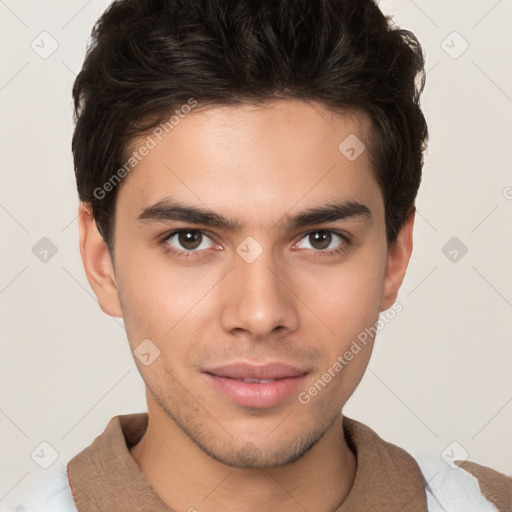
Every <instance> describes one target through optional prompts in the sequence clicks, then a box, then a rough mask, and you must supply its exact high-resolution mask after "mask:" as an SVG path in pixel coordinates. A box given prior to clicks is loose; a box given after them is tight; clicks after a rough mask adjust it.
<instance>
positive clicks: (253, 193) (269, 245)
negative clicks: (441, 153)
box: [79, 100, 413, 512]
mask: <svg viewBox="0 0 512 512" xmlns="http://www.w3.org/2000/svg"><path fill="white" fill-rule="evenodd" d="M370 130H371V122H370V120H369V118H368V117H367V116H366V115H365V114H364V113H362V112H346V113H343V114H341V113H333V112H331V111H329V110H327V109H326V108H325V107H324V106H322V105H321V104H318V103H313V102H312V103H306V102H303V101H299V100H279V101H275V102H272V103H268V104H265V105H264V106H261V105H260V106H255V105H252V106H248V105H246V106H236V107H226V106H213V107H212V106H210V107H208V108H206V109H200V108H198V109H196V110H194V111H193V112H192V113H190V114H188V115H187V116H186V117H185V118H184V119H182V120H181V121H180V122H179V124H178V125H177V126H176V127H175V128H174V129H173V130H172V131H171V132H170V133H169V134H167V135H166V136H165V137H164V138H163V140H162V141H161V142H160V143H159V144H158V145H157V147H156V148H154V149H152V150H151V151H150V152H149V154H148V155H147V156H146V157H145V158H144V159H143V160H142V161H141V162H140V163H139V164H138V165H137V166H136V168H135V169H134V170H133V171H132V172H131V173H130V174H129V175H128V176H127V177H126V178H125V180H124V181H123V182H122V184H121V185H120V187H121V188H120V190H119V191H118V192H119V195H118V199H117V204H116V226H115V266H114V265H113V262H112V261H111V259H110V256H109V253H108V251H107V247H106V245H105V243H104V241H103V240H102V238H101V236H100V234H99V233H98V230H97V228H96V225H95V223H94V220H93V218H92V217H91V215H90V213H89V211H88V209H87V207H86V205H83V204H81V205H80V208H79V230H80V252H81V256H82V260H83V264H84V268H85V271H86V274H87V278H88V280H89V283H90V285H91V287H92V288H93V290H94V292H95V293H96V296H97V298H98V302H99V304H100V307H101V309H102V310H103V311H104V312H105V313H107V314H108V315H111V316H115V317H123V318H124V323H125V326H126V329H127V335H128V339H129V343H130V346H131V349H132V350H135V348H136V347H137V346H138V345H139V344H140V343H141V341H142V340H144V339H148V338H149V339H150V340H151V341H152V342H153V343H154V344H155V345H156V346H157V347H158V348H159V350H160V356H159V357H157V358H156V359H155V360H154V362H153V363H152V364H150V365H149V366H145V365H143V364H142V363H141V362H140V361H139V360H138V359H137V358H134V360H135V363H136V364H137V367H138V369H139V371H140V373H141V375H142V378H143V379H144V382H145V384H146V396H147V405H148V413H149V425H148V430H147V432H146V434H145V435H144V437H143V438H142V440H141V441H140V442H139V443H138V444H137V445H136V446H134V447H132V448H131V449H130V452H131V455H132V456H133V458H134V460H135V461H136V462H137V464H138V465H139V466H140V468H141V470H142V471H143V473H144V474H145V476H146V478H147V479H148V481H149V482H150V484H151V485H152V486H153V488H154V489H155V490H156V492H157V493H158V494H159V495H160V497H161V498H162V500H163V501H164V502H165V503H166V504H167V505H168V506H170V507H172V508H174V509H175V510H178V511H187V510H193V508H196V509H197V510H199V511H200V512H213V511H217V510H225V511H228V512H230V511H253V510H260V511H271V510H272V511H274V510H276V509H279V510H281V511H288V510H289V511H292V510H293V511H296V510H297V507H298V504H300V505H301V506H302V507H304V508H305V509H307V510H317V511H320V512H323V511H325V512H327V511H332V510H334V509H335V508H337V507H338V506H339V505H340V504H341V503H342V502H343V500H344V499H345V497H346V495H347V494H348V492H349V490H350V487H351V485H352V483H353V480H354V475H355V469H356V458H355V456H354V454H353V453H352V451H351V450H350V449H349V447H348V445H347V443H346V440H345V438H344V435H343V428H342V421H343V418H342V416H341V414H340V411H341V410H342V407H343V406H344V404H345V402H346V401H347V399H348V398H349V397H350V395H351V394H352V393H353V391H354V390H355V388H356V387H357V385H358V383H359V381H360V379H361V378H362V376H363V373H364V371H365V369H366V367H367V364H368V360H369V357H370V353H371V349H372V346H373V341H374V340H371V341H370V343H368V345H367V346H366V347H365V348H363V350H361V352H359V353H358V354H357V355H356V356H354V358H353V359H352V360H351V361H350V363H349V364H348V365H347V366H346V367H344V368H343V370H342V371H341V372H339V373H337V374H336V377H335V378H333V379H332V380H331V381H330V382H329V383H328V385H326V386H325V388H323V389H322V390H321V391H320V392H319V393H318V394H317V395H316V396H314V397H312V398H311V400H310V402H309V403H307V404H302V403H300V401H299V400H298V399H297V395H296V394H294V395H293V396H291V397H290V398H288V399H286V400H284V401H283V402H281V403H280V404H278V405H277V406H273V407H269V408H263V409H257V408H252V407H245V406H240V405H238V404H236V403H234V402H232V401H230V400H229V399H228V398H226V397H225V396H224V395H222V394H220V393H219V392H218V391H216V390H215V389H213V388H212V386H211V385H209V382H208V380H207V379H206V378H205V376H204V374H202V372H201V370H202V369H203V368H205V366H207V365H220V364H225V363H228V362H231V361H250V362H253V363H258V364H263V363H266V362H269V361H280V362H285V363H289V364H292V365H295V366H299V367H301V368H307V369H308V370H309V373H308V375H307V377H306V380H305V382H304V385H303V386H302V388H301V390H307V389H308V388H310V387H311V386H312V384H313V383H314V382H316V381H317V380H318V379H319V378H321V376H322V374H324V372H325V371H326V370H327V369H328V368H329V367H332V365H333V363H334V362H335V361H336V360H337V357H338V356H339V355H341V354H344V353H345V352H346V351H347V350H348V349H349V347H350V345H351V343H352V341H353V340H355V339H356V338H357V335H358V334H359V333H361V332H362V331H364V329H365V328H367V327H370V326H373V325H374V324H375V322H376V321H377V320H378V314H379V312H381V311H384V310H386V309H388V308H389V307H391V306H392V305H393V303H394V302H395V300H396V296H397V293H398V290H399V287H400V285H401V283H402V279H403V277H404V274H405V271H406V268H407V264H408V261H409V258H410V254H411V251H412V227H413V214H411V215H410V216H409V217H408V219H407V221H406V223H405V224H404V225H403V227H402V229H401V230H400V233H399V235H398V237H397V239H396V240H395V241H394V242H393V243H392V244H391V245H389V246H388V244H387V241H386V229H385V218H384V203H383V197H382V193H381V190H380V188H379V186H378V184H377V182H376V180H375V179H374V177H373V173H372V168H371V164H370V159H369V151H368V149H367V150H366V151H364V152H363V153H362V154H361V155H360V156H359V157H358V158H357V159H356V160H355V161H349V160H348V159H347V158H346V157H345V156H344V155H343V154H342V153H341V152H340V151H339V150H338V145H339V144H340V142H341V141H343V140H344V139H345V138H346V137H347V136H348V135H349V134H355V135H356V136H357V137H358V138H359V139H360V140H362V141H368V136H369V133H370ZM144 140H145V137H143V138H141V139H140V140H138V141H134V144H133V147H134V148H136V147H137V145H138V144H142V142H143V141H144ZM367 148H368V144H367ZM167 196H172V197H173V198H174V199H176V200H179V201H180V202H182V203H185V204H187V205H189V206H190V205H192V206H197V207H201V208H205V209H209V210H211V211H213V212H216V213H218V214H221V215H223V216H226V217H229V218H232V219H234V220H236V221H238V222H239V223H240V224H241V225H242V230H241V231H240V232H236V233H235V232H229V231H227V230H223V229H218V228H209V227H205V226H201V225H194V224H191V223H190V222H186V221H163V222H147V221H146V222H144V221H140V220H137V217H138V215H139V214H140V212H141V211H142V210H143V209H144V208H145V207H147V206H150V205H152V204H154V203H157V202H158V201H160V200H162V199H163V198H165V197H167ZM332 199H336V200H351V201H357V202H359V203H362V204H364V205H365V206H367V207H368V209H369V210H370V212H371V216H369V217H365V216H356V217H350V218H345V219H341V220H336V221H332V222H324V223H321V224H314V225H311V226H309V227H307V228H303V227H302V228H299V229H293V230H289V229H288V230H287V229H282V222H283V220H284V219H286V218H287V216H293V215H295V214H297V213H298V212H301V211H303V210H307V209H308V208H313V207H318V206H323V205H325V204H326V203H327V202H328V201H330V200H332ZM178 228H189V229H191V230H198V229H203V230H204V231H205V233H206V234H207V236H205V237H203V238H202V240H201V243H200V245H199V246H198V248H195V249H194V248H193V251H195V253H194V254H193V255H191V254H189V255H188V257H186V258H180V257H178V256H177V254H176V253H173V252H171V251H169V250H166V247H167V248H171V249H172V248H174V249H175V250H181V251H184V252H185V251H187V249H190V247H191V245H190V244H189V245H186V244H185V245H183V244H181V245H180V240H179V238H178V236H174V237H173V238H171V239H169V240H167V241H164V242H162V240H163V238H164V237H165V236H166V235H167V234H170V233H171V232H172V231H173V230H175V229H178ZM315 230H316V231H315ZM326 230H335V231H336V232H339V233H342V234H344V235H346V236H348V237H349V238H350V243H347V242H344V240H343V239H342V238H341V237H339V236H337V235H336V234H334V233H333V234H332V236H331V237H330V238H329V235H327V242H326V243H325V244H324V245H322V243H321V242H318V241H315V238H314V236H313V235H311V236H310V234H311V233H313V234H314V233H318V231H320V232H323V231H326ZM248 236H251V237H253V238H254V239H255V240H256V241H257V242H258V244H259V245H260V247H261V248H262V253H261V254H260V256H259V257H258V258H257V259H255V261H253V262H252V263H247V262H246V261H245V260H244V259H243V258H242V257H240V256H239V254H238V253H237V252H236V249H237V246H239V244H240V243H241V242H242V241H244V239H245V238H246V237H248ZM326 245H328V247H327V248H325V246H326ZM337 248H342V250H341V251H340V252H338V253H334V254H326V251H328V250H332V249H337ZM189 252H190V251H189ZM114 268H115V271H114ZM234 497H235V499H233V498H234Z"/></svg>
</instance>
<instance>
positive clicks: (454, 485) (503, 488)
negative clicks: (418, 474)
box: [415, 455, 512, 512]
mask: <svg viewBox="0 0 512 512" xmlns="http://www.w3.org/2000/svg"><path fill="white" fill-rule="evenodd" d="M415 459H416V462H417V463H418V465H419V467H420V469H421V471H422V473H423V476H424V478H425V481H426V492H427V501H428V507H429V508H428V509H429V512H430V511H433V512H436V511H446V512H459V511H460V512H466V511H467V510H478V511H479V512H510V511H512V478H510V477H508V476H506V475H504V474H502V473H499V472H498V471H495V470H493V469H491V468H487V467H484V466H481V465H479V464H476V463H474V462H469V461H464V462H461V461H457V462H455V463H452V464H449V463H447V462H446V461H445V460H444V459H442V458H441V457H440V456H439V455H437V456H428V455H421V456H417V457H415Z"/></svg>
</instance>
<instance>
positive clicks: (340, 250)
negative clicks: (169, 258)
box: [160, 228, 351, 259]
mask: <svg viewBox="0 0 512 512" xmlns="http://www.w3.org/2000/svg"><path fill="white" fill-rule="evenodd" d="M321 231H325V232H326V233H330V234H334V235H338V236H339V237H340V238H341V239H342V241H343V243H342V245H341V247H338V248H337V249H331V250H328V251H327V250H320V249H318V250H315V249H309V250H314V251H315V257H316V255H319V256H320V257H326V256H327V257H328V256H334V255H337V254H341V253H343V252H345V251H346V250H348V248H349V247H350V245H351V240H350V238H349V237H348V236H347V235H345V234H343V233H339V232H338V231H333V230H329V229H315V230H312V231H308V232H307V233H304V235H302V237H301V238H300V239H299V241H300V240H303V239H304V238H306V237H308V236H309V235H312V234H313V233H319V232H321ZM188 232H192V233H200V234H201V235H202V236H206V237H208V238H210V239H211V236H210V235H208V233H206V232H205V231H203V230H201V229H187V228H182V229H177V230H175V231H172V232H171V233H168V234H167V235H165V237H164V238H163V239H162V240H161V241H160V243H161V244H162V245H163V246H164V249H165V251H166V252H171V253H173V254H174V255H176V256H178V257H179V258H183V259H187V258H189V257H190V256H192V257H196V256H195V255H196V254H198V253H200V252H201V250H200V251H197V250H193V251H186V250H183V251H180V250H178V249H175V248H174V247H171V246H170V245H169V244H168V243H167V242H168V241H169V240H170V239H171V238H172V237H173V236H175V235H179V234H180V233H188ZM202 250H205V249H202Z"/></svg>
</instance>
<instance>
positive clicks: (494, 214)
mask: <svg viewBox="0 0 512 512" xmlns="http://www.w3.org/2000/svg"><path fill="white" fill-rule="evenodd" d="M108 3H109V2H106V1H104V0H89V1H83V2H82V1H60V2H59V1H57V0H52V1H46V2H42V1H39V0H37V1H36V0H30V1H26V0H25V1H21V0H0V22H1V30H0V39H1V41H0V48H1V56H0V59H1V60H0V62H1V69H0V106H1V113H2V116H1V133H0V141H1V144H2V151H1V166H0V169H1V171H0V172H1V182H0V226H1V232H2V246H1V247H2V250H1V251H0V258H1V267H0V322H1V332H2V335H1V354H2V357H1V360H0V364H1V367H0V375H1V379H2V381H1V382H2V385H1V386H0V394H1V401H0V428H1V432H2V436H1V440H0V442H1V450H2V451H1V456H0V460H1V461H2V467H1V471H0V506H2V505H3V504H5V503H10V502H12V501H16V500H17V499H21V497H22V496H24V494H25V493H26V492H27V490H28V489H30V488H32V486H33V485H34V484H35V483H37V482H39V481H40V480H41V479H42V478H43V477H47V476H49V475H51V473H52V472H55V471H56V470H57V469H58V468H59V467H60V466H62V465H63V464H64V463H65V462H67V461H68V460H69V459H70V458H71V457H72V456H74V455H75V454H76V453H78V452H79V451H80V450H81V449H83V448H84V447H85V446H87V445H89V444H90V443H91V442H92V441H93V439H94V438H95V437H96V436H97V435H99V434H100V433H101V432H103V430H104V428H105V426H106V425H107V423H108V421H109V420H110V418H112V417H113V416H115V415H117V414H125V413H130V412H138V411H144V410H146V409H145V397H144V386H143V382H142V379H141V378H140V377H139V374H138V372H137V369H136V367H135V364H134V362H133V359H132V355H131V354H130V351H129V347H128V342H127V340H126V337H125V333H124V330H123V324H122V321H121V320H119V319H113V318H110V317H108V316H106V315H105V314H103V313H102V312H101V310H100V308H99V306H98V304H97V301H96V298H95V296H94V295H93V293H92V291H91V289H90V287H89V285H88V283H87V280H86V277H85V273H84V271H83V268H82V263H81V260H80V255H79V250H78V230H77V225H76V211H77V205H78V199H77V193H76V189H75V182H74V173H73V166H72V158H71V152H70V141H71V135H72V129H73V125H72V119H71V100H70V98H71V92H70V90H71V85H72V82H73V79H74V78H75V74H76V73H77V72H78V70H79V69H80V66H81V63H82V61H83V57H84V54H85V45H86V41H87V38H88V35H89V33H90V30H91V28H92V25H93V22H94V21H95V20H96V19H97V17H98V16H99V15H100V14H101V12H102V11H103V9H104V8H105V7H106V5H108ZM381 7H382V9H383V10H384V12H386V13H388V14H393V15H394V19H395V21H396V22H397V23H398V24H399V25H402V26H404V27H405V28H409V29H411V30H412V31H413V32H415V33H416V34H417V36H418V37H419V39H420V40H421V42H422V43H423V45H424V48H425V50H426V53H427V69H428V70H429V72H428V79H427V87H426V90H425V93H424V96H423V102H422V104H423V107H424V111H425V114H426V116H427V121H428V123H429V129H430V134H431V138H430V146H429V152H428V155H427V161H426V166H425V169H424V182H423V184H422V188H421V191H420V195H419V199H418V203H417V205H418V216H417V220H416V227H415V248H414V252H413V257H412V261H411V263H410V267H409V272H408V275H407V277H406V279H405V282H404V284H403V287H402V290H401V293H400V296H399V301H400V302H401V303H402V304H403V308H404V309H403V311H402V312H401V313H399V315H398V316H397V317H396V318H395V319H394V320H393V321H392V322H391V323H390V324H389V325H388V326H386V328H385V329H384V330H383V331H382V332H381V333H380V334H379V338H378V341H377V344H376V348H375V352H374V355H373V358H372V361H371V363H370V366H369V369H368V371H367V374H366V376H365V377H364V379H363V382H362V384H361V385H360V387H359V388H358V390H357V391H356V393H355V395H354V396H353V398H352V399H351V401H350V402H349V404H348V405H347V407H346V409H345V413H346V414H347V415H348V416H351V417H353V418H355V419H358V420H360V421H363V422H365V423H367V424H368V425H369V426H370V427H372V428H373V429H375V430H376V431H377V432H378V433H379V434H380V435H381V436H382V437H383V438H384V439H386V440H389V441H391V442H394V443H395V444H398V445H400V446H402V447H404V448H405V449H407V450H409V451H411V452H413V453H417V452H422V451H425V450H428V451H431V452H433V453H436V454H439V456H441V454H442V453H445V455H446V454H447V453H448V454H450V453H451V451H452V450H453V453H454V454H455V455H458V456H461V455H463V454H464V453H465V452H468V454H469V458H470V459H471V460H473V461H476V462H479V463H481V464H484V465H488V466H491V467H494V468H495V469H497V470H500V471H502V472H505V473H507V474H512V440H511V432H512V372H511V359H512V343H511V342H512V339H511V334H510V324H511V318H512V271H511V266H512V263H511V262H512V240H511V234H512V228H511V225H512V172H511V161H512V152H511V145H512V138H511V135H512V134H511V126H512V73H511V66H510V60H511V59H510V57H511V54H512V52H511V50H512V41H511V37H510V27H511V22H512V2H511V1H510V0H500V1H497V0H478V1H476V0H473V1H470V2H468V1H462V0H458V1H451V0H450V1H446V0H444V1H441V0H428V1H427V0H415V1H412V0H400V1H398V0H386V1H382V2H381ZM43 31H46V32H48V33H49V34H50V36H48V35H40V34H41V33H42V32H43ZM454 31H455V32H457V33H458V34H459V35H457V34H453V32H454ZM53 40H55V41H56V42H57V43H58V48H57V49H56V50H55V51H54V53H52V54H51V55H49V56H48V55H45V52H46V53H49V52H50V50H51V49H52V44H53V45H55V44H56V43H55V42H53ZM466 42H467V44H468V45H469V46H468V48H467V50H466V51H464V52H463V53H461V51H462V50H463V49H464V48H465V45H466ZM31 44H32V45H33V46H34V47H35V49H37V51H36V50H35V49H33V48H32V47H31ZM40 54H43V56H45V57H47V58H42V57H41V56H40ZM459 54H460V55H459ZM455 57H456V58H455ZM91 150H93V148H91ZM43 237H47V238H48V239H49V240H51V242H52V243H53V244H54V245H55V246H56V249H57V253H56V254H55V255H53V256H52V255H51V253H48V255H47V256H46V258H47V261H46V262H44V261H41V260H40V258H43V259H44V253H38V251H37V250H36V251H35V252H36V254H34V253H33V247H34V246H36V244H37V243H38V242H39V241H40V240H41V239H42V238H43ZM453 237H456V238H457V239H458V240H456V241H455V242H452V243H455V245H454V246H453V247H452V246H448V248H447V249H445V250H444V252H443V247H445V244H447V243H448V242H449V241H450V240H451V239H452V238H453ZM41 243H44V242H41ZM462 243H463V244H464V245H465V246H466V247H467V248H468V252H467V254H463V252H462V251H461V247H462V245H461V244H462ZM37 247H39V246H36V248H37ZM453 250H455V251H457V252H456V253H454V252H453ZM450 251H452V252H451V254H450ZM445 253H446V254H445ZM454 258H455V259H456V261H452V260H453V259H454ZM454 441H456V442H457V443H458V444H456V445H453V444H451V443H453V442H454ZM42 442H47V443H49V444H50V445H51V446H52V447H53V448H54V449H55V450H56V452H57V453H58V458H57V459H56V460H55V461H54V462H53V464H52V465H50V466H49V467H48V469H42V468H41V467H40V466H39V465H38V464H37V463H36V462H35V460H38V462H39V463H40V464H42V463H44V462H46V463H49V462H51V453H52V452H51V449H50V448H48V447H47V446H46V445H43V446H42V447H41V446H40V443H42ZM447 447H449V448H448V449H447V450H445V449H446V448H447ZM34 450H35V453H36V454H40V457H39V458H38V457H36V456H35V455H34V459H33V458H32V457H31V453H32V452H34ZM41 454H44V456H43V455H41ZM448 456H449V455H448Z"/></svg>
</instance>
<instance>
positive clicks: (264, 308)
mask: <svg viewBox="0 0 512 512" xmlns="http://www.w3.org/2000/svg"><path fill="white" fill-rule="evenodd" d="M288 273H289V271H288ZM220 294H221V295H220V296H221V297H222V299H221V300H222V312H221V323H222V327H223V329H224V330H225V331H226V332H229V333H230V334H233V335H235V336H240V335H245V336H247V337H249V338H250V339H253V340H264V339H268V338H269V337H271V336H277V337H279V336H283V335H285V334H286V333H291V332H294V331H296V330H297V329H298V328H299V324H300V318H299V314H298V309H297V305H298V302H300V301H299V300H298V294H297V290H293V284H292V285H291V284H290V282H289V278H288V276H287V272H286V269H285V268H284V262H281V263H280V265H279V266H277V265H276V264H275V262H274V258H273V256H272V253H271V251H270V250H264V251H263V252H262V254H260V256H259V257H258V258H257V259H256V260H255V261H252V262H251V263H248V262H247V261H245V260H244V259H243V258H241V257H239V256H238V255H235V257H234V268H233V269H232V270H231V272H229V274H228V275H227V276H226V279H223V280H222V290H220Z"/></svg>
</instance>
